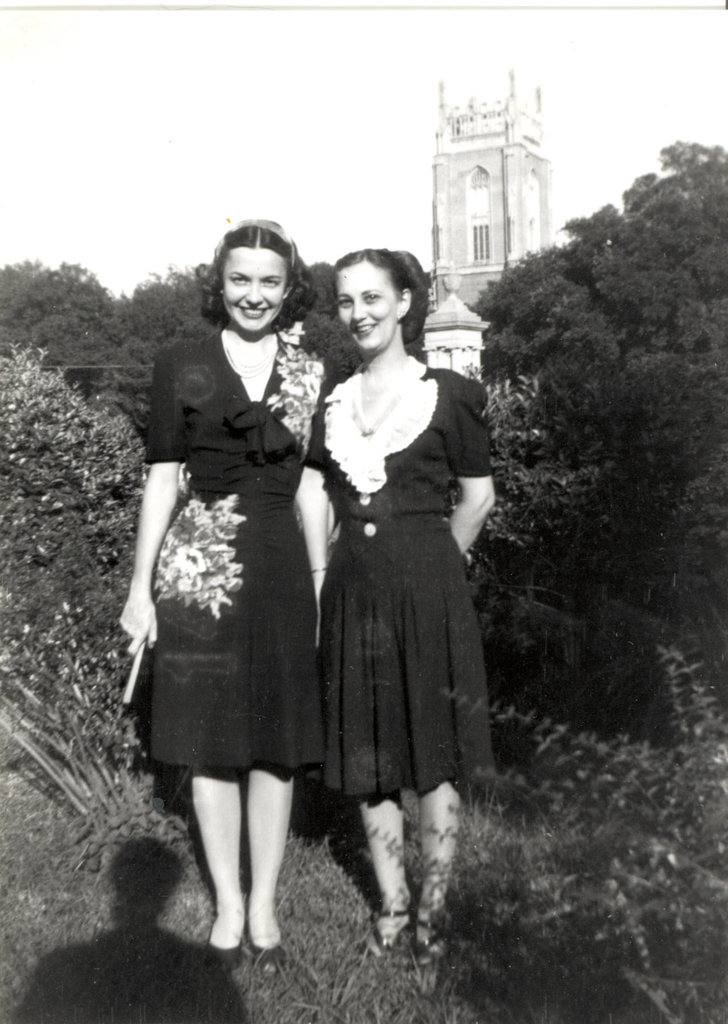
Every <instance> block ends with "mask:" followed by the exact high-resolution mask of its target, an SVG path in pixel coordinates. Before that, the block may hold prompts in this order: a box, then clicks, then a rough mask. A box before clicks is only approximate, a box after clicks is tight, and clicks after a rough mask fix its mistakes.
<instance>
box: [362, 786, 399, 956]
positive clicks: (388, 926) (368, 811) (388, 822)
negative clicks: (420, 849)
mask: <svg viewBox="0 0 728 1024" xmlns="http://www.w3.org/2000/svg"><path fill="white" fill-rule="evenodd" d="M361 816H362V820H363V822H364V829H365V831H366V835H367V840H368V842H369V850H370V852H371V855H372V862H373V865H374V874H375V875H376V879H377V884H378V886H379V892H380V894H381V897H382V908H381V914H380V916H379V918H378V920H377V923H376V926H375V927H376V931H377V932H378V934H379V941H378V945H379V946H380V947H381V946H384V947H388V946H390V945H391V944H392V943H393V942H394V940H395V939H396V937H397V935H398V934H399V932H400V931H401V930H402V928H403V927H404V926H405V925H406V924H407V916H406V914H405V913H404V911H406V910H407V908H408V906H409V890H408V889H407V879H406V877H405V870H404V816H403V814H402V806H401V804H400V802H399V797H398V795H397V797H394V796H392V797H385V798H384V799H382V800H378V801H377V802H374V801H365V802H364V803H362V804H361Z"/></svg>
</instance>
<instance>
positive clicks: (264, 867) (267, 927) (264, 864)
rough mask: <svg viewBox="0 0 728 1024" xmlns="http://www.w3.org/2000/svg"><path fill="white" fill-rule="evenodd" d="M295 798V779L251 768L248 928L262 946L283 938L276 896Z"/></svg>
mask: <svg viewBox="0 0 728 1024" xmlns="http://www.w3.org/2000/svg"><path fill="white" fill-rule="evenodd" d="M292 798H293V779H292V778H288V779H283V778H280V777H279V776H277V775H273V774H271V773H270V772H267V771H264V770H263V769H262V768H252V769H251V771H250V774H249V776H248V837H249V841H250V873H251V889H250V900H249V901H248V931H249V934H250V939H251V942H253V943H254V944H255V945H256V946H258V947H260V948H261V949H268V948H272V947H273V946H277V945H278V944H279V943H280V941H281V933H280V929H279V927H278V918H277V917H276V907H275V897H276V885H277V884H278V875H279V874H280V870H281V864H282V863H283V854H284V851H285V848H286V838H287V836H288V824H289V822H290V819H291V802H292Z"/></svg>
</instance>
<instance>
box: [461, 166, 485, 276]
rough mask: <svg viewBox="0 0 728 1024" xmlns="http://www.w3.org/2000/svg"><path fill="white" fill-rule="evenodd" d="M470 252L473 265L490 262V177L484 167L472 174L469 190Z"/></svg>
mask: <svg viewBox="0 0 728 1024" xmlns="http://www.w3.org/2000/svg"><path fill="white" fill-rule="evenodd" d="M467 192H468V194H467V211H468V217H467V222H468V231H469V234H470V239H469V246H468V248H469V250H470V260H471V262H472V263H488V262H490V258H491V256H490V175H489V174H488V172H487V171H486V170H485V168H484V167H476V168H475V170H474V171H473V172H472V173H471V175H470V179H469V181H468V190H467Z"/></svg>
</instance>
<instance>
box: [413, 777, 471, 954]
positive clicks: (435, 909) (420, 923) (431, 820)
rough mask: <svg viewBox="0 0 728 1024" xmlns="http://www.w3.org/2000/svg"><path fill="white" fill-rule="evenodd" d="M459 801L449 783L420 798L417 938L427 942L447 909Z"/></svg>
mask: <svg viewBox="0 0 728 1024" xmlns="http://www.w3.org/2000/svg"><path fill="white" fill-rule="evenodd" d="M459 811H460V797H459V796H458V793H457V791H456V790H455V788H454V786H453V785H452V783H450V782H442V783H440V785H439V786H436V787H435V789H431V790H430V791H429V793H425V795H424V796H421V797H420V841H421V845H422V895H421V896H420V905H419V909H418V913H417V938H418V941H420V942H425V943H426V942H428V940H429V939H430V938H431V936H432V929H431V928H430V927H429V924H430V922H431V921H432V919H433V917H435V918H436V917H437V915H438V914H439V912H440V911H442V909H443V908H444V906H445V894H446V892H447V886H448V882H449V881H450V873H451V871H452V862H453V858H454V856H455V850H456V848H457V838H458V827H459V823H460V816H459Z"/></svg>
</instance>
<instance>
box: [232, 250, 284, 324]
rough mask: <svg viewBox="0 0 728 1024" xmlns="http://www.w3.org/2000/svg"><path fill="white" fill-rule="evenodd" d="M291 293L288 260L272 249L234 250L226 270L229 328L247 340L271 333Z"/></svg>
mask: <svg viewBox="0 0 728 1024" xmlns="http://www.w3.org/2000/svg"><path fill="white" fill-rule="evenodd" d="M287 294H288V268H287V266H286V261H285V259H284V258H283V257H282V256H280V255H279V254H278V253H277V252H274V251H273V250H272V249H249V248H247V247H243V246H241V247H240V248H237V249H231V250H230V252H229V253H228V256H227V259H226V260H225V267H224V269H223V273H222V301H223V305H224V306H225V311H226V312H227V315H228V316H229V317H230V323H229V324H228V329H229V330H232V331H235V332H236V333H237V334H239V335H240V337H241V338H244V339H245V340H246V341H258V340H259V339H260V338H262V337H264V336H265V335H266V334H268V333H269V332H270V329H271V325H272V323H273V321H274V320H275V318H276V317H277V316H278V314H279V313H280V311H281V307H282V305H283V301H284V299H285V297H286V295H287Z"/></svg>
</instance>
